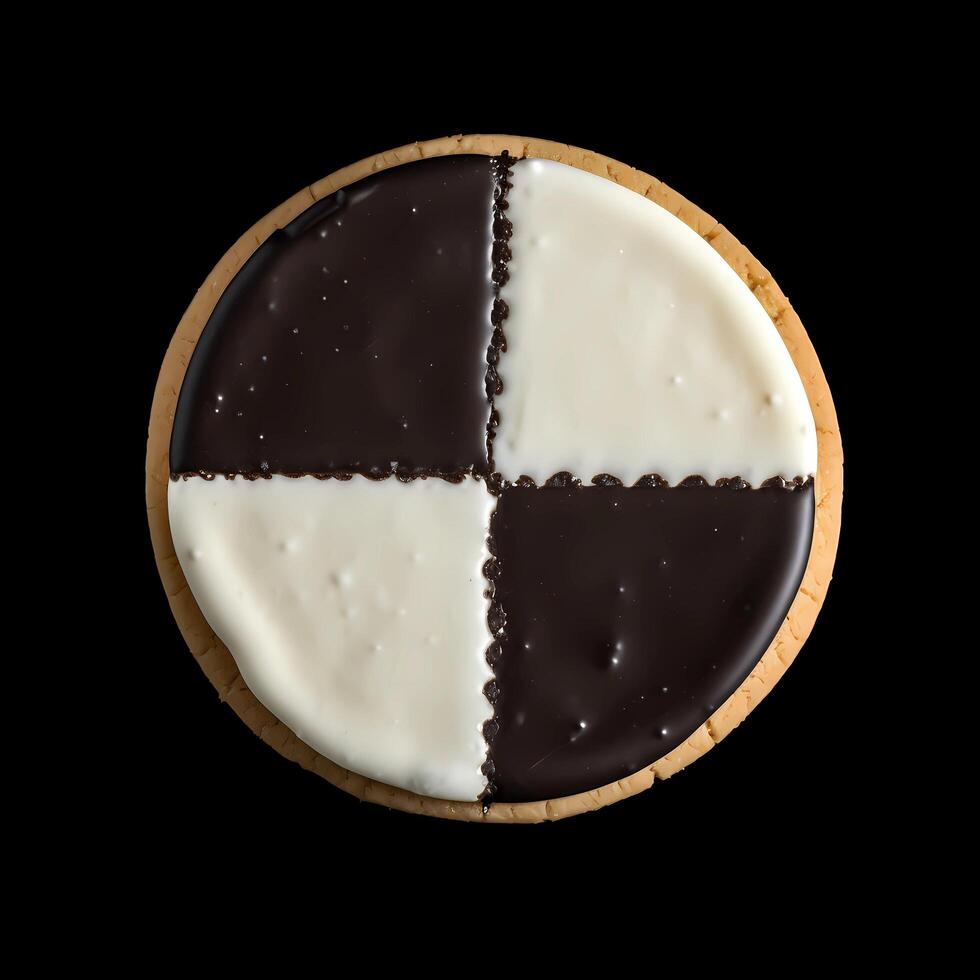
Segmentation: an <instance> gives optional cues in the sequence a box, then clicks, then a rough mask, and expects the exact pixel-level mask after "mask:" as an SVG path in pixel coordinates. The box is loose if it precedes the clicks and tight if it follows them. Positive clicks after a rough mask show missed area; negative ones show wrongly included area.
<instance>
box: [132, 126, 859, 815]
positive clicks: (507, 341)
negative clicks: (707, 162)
mask: <svg viewBox="0 0 980 980" xmlns="http://www.w3.org/2000/svg"><path fill="white" fill-rule="evenodd" d="M601 159H602V158H598V157H596V156H595V155H594V154H587V153H585V152H584V151H576V150H574V149H572V148H568V147H558V146H557V145H555V144H543V143H537V142H535V141H527V140H515V139H512V138H509V137H460V138H458V139H456V140H446V141H434V142H432V143H428V144H417V145H416V146H415V147H412V148H404V149H403V150H401V151H392V152H391V153H390V154H382V155H381V156H379V157H377V158H374V159H372V160H369V161H364V162H363V163H362V164H359V165H356V166H355V167H353V168H348V170H347V171H343V172H341V173H340V174H338V175H335V176H334V177H333V178H330V179H329V180H327V181H324V182H321V184H319V185H315V186H314V187H313V188H312V189H311V190H310V191H308V192H307V193H306V195H305V196H303V195H298V196H297V198H294V199H292V200H291V201H289V202H287V203H286V204H285V205H283V207H282V208H280V209H278V210H277V212H274V214H273V215H272V216H270V219H269V220H268V221H267V222H265V223H263V224H262V225H261V226H260V231H259V232H257V233H255V234H254V235H252V236H251V237H249V236H246V239H243V242H245V243H246V245H245V246H242V245H241V244H240V246H239V247H237V248H236V250H235V251H233V252H232V253H230V256H231V259H230V260H228V261H226V263H225V264H223V265H222V266H219V270H218V271H217V272H216V276H215V281H216V282H218V283H219V288H218V289H217V290H212V291H211V292H209V293H204V292H203V291H202V293H201V294H199V296H198V298H197V299H196V300H195V305H194V306H192V308H191V310H190V311H189V312H188V316H187V317H186V318H185V321H183V322H182V324H181V327H180V328H179V330H178V335H177V338H176V339H175V347H176V344H177V342H179V343H180V344H181V345H183V346H181V348H180V349H181V350H186V345H187V343H190V344H192V345H193V355H192V356H191V358H190V361H189V363H188V364H187V365H186V370H185V367H184V363H183V360H182V358H181V356H180V355H179V354H177V353H175V351H174V349H172V351H171V352H170V353H168V359H167V361H166V362H165V365H164V369H163V371H162V372H161V379H160V384H159V386H158V390H157V398H156V400H155V402H154V415H153V419H152V421H151V428H150V444H149V448H148V482H147V487H148V491H147V496H148V508H149V513H150V520H151V530H152V531H153V537H154V547H155V549H156V553H157V556H158V560H159V562H160V567H161V574H162V575H163V576H164V580H165V583H166V584H167V587H168V592H169V593H170V595H171V604H172V606H173V608H174V610H175V614H176V615H177V618H178V622H179V623H180V625H181V627H182V629H183V631H184V634H185V637H187V639H188V642H189V643H190V645H191V647H192V649H194V650H195V652H198V654H199V657H200V662H201V663H202V666H204V667H205V670H206V671H207V672H208V673H209V676H211V678H212V680H213V681H214V682H215V684H216V685H218V686H219V687H220V688H221V689H222V691H223V692H225V694H227V693H228V692H229V691H233V692H235V693H234V695H233V696H232V697H231V698H230V701H231V703H232V705H233V707H234V708H235V710H236V711H237V712H238V713H239V714H241V715H242V717H243V718H245V720H246V721H248V723H249V724H250V725H252V726H253V727H254V728H255V730H256V731H258V732H259V733H260V734H262V736H263V737H264V738H267V739H268V740H273V739H275V743H274V744H276V747H277V748H278V749H279V750H280V751H281V752H282V753H283V754H284V755H286V756H287V757H289V758H293V759H296V760H297V761H300V762H302V763H303V764H304V765H307V766H309V767H310V768H313V769H315V770H316V771H318V772H321V773H322V774H323V775H325V776H327V778H328V779H330V780H331V781H332V782H334V783H336V784H337V785H340V786H342V787H343V788H345V789H347V790H348V791H350V792H354V793H356V794H357V795H359V796H362V797H363V798H367V799H373V800H378V801H381V802H385V803H387V804H389V805H392V806H397V807H399V808H402V809H409V810H415V811H420V812H430V813H438V814H440V815H443V816H451V817H457V818H465V819H474V820H484V821H491V822H492V821H499V820H518V821H524V820H538V819H544V818H553V817H557V816H564V815H567V814H570V813H575V812H581V811H582V810H584V809H592V808H594V807H595V806H596V805H600V804H601V803H602V802H606V801H608V800H611V799H615V798H618V797H620V796H623V795H628V794H629V793H631V792H635V791H637V790H638V789H642V788H645V787H646V786H648V785H649V784H650V782H651V781H652V779H653V778H654V775H655V774H656V775H659V776H662V777H663V776H666V775H669V774H670V773H671V772H673V771H676V769H677V768H680V767H681V766H683V765H684V763H685V762H686V761H689V760H690V759H692V758H694V757H696V755H697V754H699V753H700V752H702V751H704V749H705V748H706V747H707V745H706V744H705V739H707V743H708V744H710V742H711V738H712V737H720V735H719V734H718V733H722V734H723V733H724V732H725V731H727V730H729V729H730V728H731V727H732V726H733V724H735V723H737V721H738V720H740V717H744V715H745V714H746V713H747V712H748V710H750V708H751V706H752V703H753V702H754V699H755V698H756V696H757V695H756V694H755V693H753V692H755V691H756V690H757V685H755V683H754V681H753V677H755V676H756V674H757V672H759V671H760V670H767V671H769V674H768V675H767V676H769V677H770V680H771V679H775V678H776V677H778V673H779V672H781V670H782V669H784V667H785V664H786V663H788V662H789V660H791V659H792V655H793V654H794V653H795V651H796V650H797V649H798V648H799V646H800V644H801V643H802V641H803V639H805V636H806V634H807V632H808V630H809V628H810V625H812V618H813V616H814V615H815V613H816V609H817V608H818V607H819V602H820V600H821V599H822V596H823V593H824V591H825V590H826V583H827V580H828V579H829V573H830V567H831V565H832V561H833V553H834V547H835V545H836V536H837V518H838V515H839V505H840V453H839V435H837V432H836V419H835V418H834V417H833V404H832V401H831V400H830V395H829V392H827V391H826V387H825V382H824V381H823V375H822V373H821V372H820V368H819V364H817V362H816V359H815V357H812V349H811V348H810V347H809V344H808V342H807V340H806V335H805V332H804V331H803V329H802V326H799V325H798V321H796V320H795V318H794V314H792V309H791V308H790V307H789V304H788V303H787V302H786V301H785V298H784V297H782V294H780V293H779V292H778V288H777V287H775V284H774V283H772V282H771V279H770V278H769V277H768V273H766V272H765V270H763V269H762V268H761V266H758V264H757V263H756V264H755V265H753V264H752V263H754V260H751V256H748V253H746V252H744V250H742V252H738V249H739V248H740V246H737V243H734V244H733V242H734V240H733V239H731V238H730V236H728V234H727V232H725V231H724V229H720V226H717V225H716V224H715V223H714V222H712V221H711V219H709V218H707V216H705V215H703V213H702V212H699V211H697V209H696V208H694V207H693V205H690V204H689V203H688V202H686V201H684V200H683V199H681V198H679V197H678V196H677V195H674V194H673V192H670V191H669V190H668V189H666V188H663V186H662V185H659V184H658V183H657V182H656V181H654V180H653V178H648V177H646V175H643V174H639V172H636V171H627V170H626V169H625V168H622V165H619V164H616V162H615V161H606V162H605V163H604V164H602V165H601V166H600V165H599V163H598V161H600V160H601ZM590 171H594V172H590ZM726 249H727V250H728V253H729V254H726ZM733 256H734V257H735V258H737V261H733ZM726 260H727V261H726ZM746 269H748V270H749V272H748V285H747V281H746V275H742V276H740V275H739V272H738V271H736V270H741V271H742V272H745V270H746ZM750 285H751V287H752V288H751V289H750V288H749V286H750ZM753 293H754V295H753ZM781 334H782V336H781ZM804 379H805V383H804ZM178 387H179V397H177V396H176V395H175V393H176V391H177V390H178ZM811 406H814V408H813V409H811ZM815 412H816V413H817V417H815ZM168 442H169V452H167V443H168ZM168 477H169V479H167V478H168ZM174 556H175V557H176V562H174V561H173V557H174ZM185 583H186V586H189V590H188V589H186V588H185ZM801 583H802V586H801ZM801 589H802V591H801ZM804 593H805V599H806V602H807V603H808V604H809V605H807V606H805V607H803V608H805V612H804V613H800V612H798V609H800V608H801V607H800V598H799V597H800V595H803V594H804ZM801 617H803V618H801ZM806 617H809V618H806ZM788 621H789V622H791V623H792V622H794V621H795V624H796V625H795V626H794V627H793V628H787V626H786V624H787V622H788ZM774 650H775V651H777V653H776V654H774V653H773V651H774ZM773 656H776V657H777V660H776V661H775V662H776V664H777V666H776V667H775V668H772V667H770V666H767V665H768V664H771V663H773V660H772V658H773ZM773 670H775V671H776V673H775V674H773V673H772V671H773ZM236 674H240V676H241V678H242V680H243V682H244V683H243V684H240V685H236V683H235V681H234V677H235V675H236ZM768 686H771V685H767V689H768ZM270 733H284V734H275V735H273V734H270ZM705 733H707V734H705Z"/></svg>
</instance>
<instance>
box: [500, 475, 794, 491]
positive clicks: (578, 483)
mask: <svg viewBox="0 0 980 980" xmlns="http://www.w3.org/2000/svg"><path fill="white" fill-rule="evenodd" d="M492 477H493V478H494V480H493V484H492V490H491V492H492V493H494V494H495V495H496V494H499V493H500V492H501V491H502V490H506V489H508V488H512V487H516V488H519V489H524V490H527V489H544V488H546V487H559V488H564V489H577V488H584V487H587V486H588V485H589V484H586V483H583V482H582V480H580V479H579V478H578V477H577V476H575V475H574V474H572V473H569V472H568V471H567V470H562V471H560V472H559V473H555V474H554V475H553V476H550V477H548V479H547V480H545V481H544V483H542V484H541V485H540V487H539V486H538V484H537V483H536V482H535V481H534V479H532V478H531V477H529V476H526V475H521V476H519V477H518V478H517V479H516V480H503V479H502V478H501V477H500V474H499V473H494V474H492ZM590 482H591V485H592V486H596V487H625V486H626V484H625V483H623V481H622V480H620V479H619V477H616V476H613V475H612V474H610V473H599V474H597V475H596V476H594V477H592V480H591V481H590ZM812 483H813V477H812V476H807V477H804V476H796V477H793V479H792V480H784V479H783V478H782V477H781V476H772V477H769V479H768V480H763V481H762V483H760V484H759V486H758V487H757V488H753V486H752V484H751V483H749V482H748V481H747V480H743V479H742V478H741V477H740V476H725V477H722V478H721V479H718V480H715V482H714V483H710V482H709V481H708V480H706V479H705V478H704V477H703V476H699V475H694V476H686V477H684V479H683V480H681V481H680V482H679V483H675V484H671V483H670V482H668V481H667V480H665V479H664V478H663V477H662V476H660V474H659V473H648V474H646V475H645V476H641V477H640V478H639V479H638V480H637V481H636V482H635V483H633V484H631V487H640V488H655V489H659V490H677V489H681V488H691V487H715V488H717V489H719V490H752V489H768V488H771V487H778V488H780V489H783V490H800V489H803V488H805V487H809V486H810V485H811V484H812ZM488 485H489V481H488Z"/></svg>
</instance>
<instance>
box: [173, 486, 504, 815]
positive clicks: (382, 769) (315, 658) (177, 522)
mask: <svg viewBox="0 0 980 980" xmlns="http://www.w3.org/2000/svg"><path fill="white" fill-rule="evenodd" d="M168 502H169V512H170V527H171V530H172V532H173V540H174V547H175V549H176V553H177V557H178V559H179V560H180V564H181V567H182V568H183V570H184V574H185V576H186V577H187V581H188V584H189V585H190V587H191V591H192V592H193V594H194V598H195V599H196V600H197V603H198V605H199V606H200V607H201V611H202V612H203V613H204V615H205V617H206V619H207V621H208V622H209V623H210V624H211V627H212V628H213V629H214V631H215V633H216V634H217V635H218V636H219V637H220V638H221V639H222V640H223V641H224V643H225V644H226V645H227V647H228V649H229V650H230V651H231V653H232V655H233V656H234V658H235V661H236V663H237V664H238V668H239V670H240V671H241V673H242V677H243V678H244V679H245V682H246V683H247V684H248V686H249V688H250V690H251V691H252V693H253V694H254V695H255V696H256V697H257V698H258V699H259V701H261V702H262V704H264V705H265V706H266V707H267V708H268V709H269V710H270V711H271V712H272V713H273V714H274V715H276V716H277V717H278V718H280V719H281V720H282V721H283V722H284V723H285V724H286V725H288V726H289V727H290V728H291V729H292V730H293V731H294V732H295V733H296V734H297V735H298V736H299V737H300V738H301V739H302V740H303V741H304V742H306V743H307V744H308V745H310V746H312V747H313V748H314V749H316V750H317V751H319V752H321V753H322V754H323V755H325V756H327V758H329V759H332V760H333V761H334V762H337V763H338V764H340V765H342V766H344V767H346V768H348V769H351V770H353V771H355V772H359V773H361V774H362V775H365V776H368V777H369V778H371V779H377V780H381V781H383V782H386V783H390V784H391V785H393V786H399V787H403V788H405V789H408V790H413V791H415V792H418V793H422V794H425V795H429V796H435V797H440V798H444V799H454V800H474V799H476V798H478V797H479V795H480V794H481V793H482V792H483V790H484V788H485V785H486V780H485V778H484V776H483V774H482V772H481V771H480V767H481V766H482V764H483V762H484V760H485V758H486V743H485V742H484V739H483V734H482V726H483V722H484V721H486V719H487V718H489V717H490V715H491V714H492V713H493V712H492V709H491V707H490V705H489V703H488V702H487V699H486V697H485V696H484V694H483V686H484V684H485V683H486V681H487V680H489V678H490V677H491V672H490V669H489V667H488V666H487V663H486V660H485V654H486V648H487V645H488V643H489V641H490V635H489V631H488V628H487V625H486V614H487V599H486V598H485V596H484V590H485V589H486V585H487V583H486V580H485V579H484V578H483V575H482V566H483V563H484V561H486V559H487V557H488V552H487V549H486V536H487V529H488V522H489V518H490V512H491V510H492V508H493V502H494V498H493V497H491V496H490V495H489V494H488V493H487V491H486V487H485V486H484V485H483V484H482V483H480V482H479V481H477V480H474V479H466V480H464V481H463V482H462V483H460V484H455V485H454V484H450V483H447V482H445V481H443V480H439V479H428V480H415V481H413V482H411V483H400V482H399V481H398V480H396V479H394V478H392V479H388V480H385V481H383V482H375V481H372V480H369V479H366V478H363V477H354V478H353V479H351V480H350V481H347V482H343V481H338V480H326V481H320V480H317V479H315V478H314V477H302V478H299V479H290V478H288V477H282V476H274V477H272V478H271V479H268V480H255V481H248V480H244V479H235V480H227V479H225V478H223V477H220V476H219V477H217V478H215V479H214V480H212V481H205V480H203V479H200V478H191V479H188V480H178V481H176V482H171V483H170V488H169V495H168Z"/></svg>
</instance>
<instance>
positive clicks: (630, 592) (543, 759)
mask: <svg viewBox="0 0 980 980" xmlns="http://www.w3.org/2000/svg"><path fill="white" fill-rule="evenodd" d="M549 482H550V481H549ZM813 508H814V498H813V484H812V482H811V481H807V482H805V483H802V484H800V483H792V484H789V485H787V486H783V485H782V481H780V485H778V486H776V485H773V486H768V487H764V488H760V489H756V490H752V489H748V488H747V487H746V486H745V485H744V484H743V483H742V482H741V481H737V480H731V481H726V482H725V483H724V484H723V485H722V486H717V487H711V486H708V485H707V484H706V483H705V481H703V480H701V481H700V482H698V481H695V480H690V481H684V483H683V484H682V485H681V486H677V487H672V488H667V487H663V486H659V485H657V484H656V483H655V482H653V481H651V482H650V483H647V484H644V485H638V486H634V487H628V488H624V487H617V486H615V485H613V484H609V485H598V486H570V485H568V483H567V481H565V485H564V486H547V487H543V488H540V489H534V488H530V487H515V486H505V487H504V488H502V490H501V491H500V495H499V499H498V505H497V511H496V514H495V515H494V518H493V522H492V525H491V538H492V542H491V554H492V555H493V556H494V557H493V558H492V559H491V561H490V562H488V563H487V564H488V567H487V569H486V573H487V576H488V579H489V580H490V582H491V586H492V590H493V601H492V603H491V609H490V615H489V617H488V625H489V627H490V630H491V632H492V633H493V634H494V636H495V642H494V644H493V645H492V646H491V652H490V660H491V665H492V666H493V667H494V670H495V672H496V676H495V678H494V681H493V687H492V693H493V698H492V702H493V706H494V718H493V720H492V722H489V723H488V724H487V726H485V729H484V731H485V734H486V736H487V738H488V740H489V742H490V757H489V762H488V765H487V767H486V769H485V771H486V772H487V773H488V776H489V777H490V778H491V780H492V783H493V784H494V785H493V791H494V799H495V800H498V801H501V802H524V801H531V800H543V799H552V798H555V797H561V796H567V795H569V794H573V793H579V792H583V791H586V790H590V789H594V788H596V787H599V786H602V785H605V784H606V783H609V782H612V781H614V780H617V779H622V778H623V777H625V776H628V775H630V774H631V773H634V772H636V771H638V770H639V769H641V768H643V767H644V766H646V765H649V764H651V763H653V762H655V761H656V760H657V759H658V758H660V757H661V756H663V755H664V754H665V753H667V752H670V751H671V750H672V749H674V748H676V747H677V746H678V745H679V744H680V743H681V742H683V741H684V740H685V739H686V738H687V737H688V736H689V735H691V734H692V733H693V732H694V731H695V730H696V729H697V728H698V727H699V726H700V725H701V724H702V723H703V722H704V721H705V720H706V719H707V718H708V717H710V715H711V714H712V713H713V712H714V711H715V709H717V708H719V707H720V706H721V705H722V704H723V703H724V702H725V700H726V699H727V698H728V697H729V695H731V694H732V692H733V691H735V690H736V689H737V687H738V685H739V684H740V683H741V682H742V681H743V680H744V679H745V677H747V676H748V674H749V673H750V671H751V670H752V668H753V667H754V666H755V664H756V663H757V662H758V660H759V658H760V657H761V656H762V654H763V653H764V652H765V650H766V648H767V647H768V645H769V643H770V641H771V640H772V638H773V636H774V635H775V633H776V631H777V629H778V628H779V626H780V624H781V623H782V621H783V619H784V618H785V616H786V613H787V611H788V610H789V607H790V604H791V603H792V601H793V598H794V597H795V595H796V592H797V589H798V588H799V584H800V581H801V579H802V577H803V571H804V569H805V567H806V562H807V558H808V556H809V553H810V543H811V538H812V534H813Z"/></svg>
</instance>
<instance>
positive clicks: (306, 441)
mask: <svg viewBox="0 0 980 980" xmlns="http://www.w3.org/2000/svg"><path fill="white" fill-rule="evenodd" d="M497 187H498V179H497V177H496V174H495V169H494V164H493V162H492V161H491V160H490V159H489V158H488V157H484V156H446V157H438V158H434V159H429V160H422V161H418V162H415V163H410V164H405V165H402V166H398V167H393V168H391V169H390V170H385V171H383V172H381V173H378V174H375V175H372V176H370V177H367V178H365V179H364V180H361V181H358V182H357V183H355V184H352V185H351V186H350V187H348V188H346V189H345V190H342V191H338V192H337V193H336V194H334V195H333V196H332V197H329V198H325V199H324V200H322V201H319V202H317V203H316V204H314V205H312V206H311V207H310V208H308V209H307V210H306V211H304V212H303V213H302V214H301V215H299V216H298V217H297V218H296V219H295V220H294V221H292V222H291V223H290V224H289V225H288V226H287V227H286V228H284V229H282V230H280V231H276V232H275V233H273V235H272V236H271V237H270V238H269V239H268V240H267V241H266V242H265V243H264V244H263V245H262V246H260V248H259V249H258V250H257V251H256V252H255V254H254V255H252V257H251V258H250V259H249V260H248V262H247V263H246V264H245V266H244V267H243V268H242V269H241V271H240V272H239V273H238V275H237V276H236V277H235V278H234V280H233V281H232V282H231V283H230V284H229V286H228V288H227V289H226V290H225V291H224V293H223V294H222V296H221V298H220V300H219V301H218V304H217V306H216V307H215V309H214V312H213V313H212V315H211V317H210V319H209V321H208V323H207V325H206V327H205V329H204V332H203V333H202V335H201V339H200V341H199V343H198V345H197V349H196V350H195V352H194V356H193V357H192V358H191V362H190V364H189V365H188V369H187V374H186V377H185V379H184V384H183V387H182V388H181V392H180V398H179V401H178V404H177V412H176V416H175V419H174V425H173V436H172V439H171V445H170V467H171V472H172V473H187V472H198V471H203V472H207V473H215V472H218V473H242V474H253V475H267V474H271V473H287V472H289V473H320V474H328V473H332V472H335V471H340V472H357V473H364V474H367V475H372V474H373V475H380V474H382V473H386V472H392V471H395V472H401V473H404V474H408V475H411V474H413V473H417V474H421V473H458V472H465V471H473V472H477V473H485V472H486V471H487V421H488V418H489V413H490V406H489V404H488V401H487V395H486V391H485V376H486V375H487V351H488V349H490V346H491V339H492V334H493V331H494V329H495V328H494V325H493V324H492V323H491V314H492V311H493V309H494V303H495V301H496V300H495V285H494V282H493V279H492V272H493V269H494V266H493V265H492V263H491V256H492V253H493V252H494V249H495V245H494V234H493V217H492V216H493V200H494V194H495V190H496V189H497Z"/></svg>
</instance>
